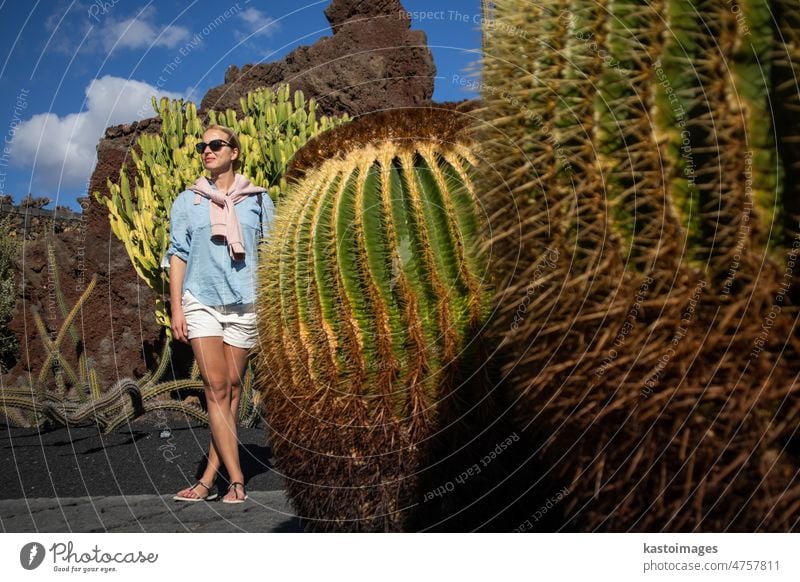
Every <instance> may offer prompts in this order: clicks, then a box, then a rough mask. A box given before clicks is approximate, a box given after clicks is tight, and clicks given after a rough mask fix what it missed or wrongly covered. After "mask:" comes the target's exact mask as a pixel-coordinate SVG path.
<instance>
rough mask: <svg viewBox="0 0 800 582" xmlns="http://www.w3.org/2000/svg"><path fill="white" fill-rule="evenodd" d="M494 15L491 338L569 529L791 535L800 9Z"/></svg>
mask: <svg viewBox="0 0 800 582" xmlns="http://www.w3.org/2000/svg"><path fill="white" fill-rule="evenodd" d="M485 11H486V19H485V20H486V23H487V25H486V28H485V33H484V57H483V79H482V83H483V86H482V97H483V102H484V108H483V109H482V112H481V117H482V121H483V124H482V126H481V128H480V132H481V136H482V137H481V143H482V144H483V146H484V148H483V153H484V155H485V159H486V160H487V164H486V166H484V167H483V168H482V171H481V176H482V178H483V179H482V180H481V181H480V182H479V184H478V186H477V188H478V192H479V197H480V200H481V201H482V202H483V203H484V204H485V206H486V207H487V214H488V215H489V216H492V217H493V220H492V223H491V228H492V232H493V233H494V235H493V238H492V240H491V241H490V244H491V249H492V251H491V252H492V256H493V257H495V258H496V260H495V261H493V263H492V273H493V274H495V275H496V276H497V281H498V282H497V289H498V291H497V296H496V303H497V306H498V308H497V313H498V317H496V318H494V319H493V320H492V325H491V334H492V335H493V337H494V338H495V339H496V341H498V342H500V343H501V344H502V345H503V347H504V350H506V352H507V353H508V354H509V357H508V358H507V359H506V360H504V361H505V362H506V363H505V364H504V369H503V376H504V377H506V378H507V379H508V388H509V390H510V391H511V392H512V394H513V396H512V399H514V400H515V401H516V402H517V406H516V410H515V412H516V416H517V418H518V419H519V421H520V422H522V423H524V424H525V425H526V426H529V427H530V428H529V430H528V431H526V433H527V434H528V435H529V436H531V437H533V438H535V439H537V441H538V444H539V445H541V447H542V448H541V449H537V451H538V452H542V451H543V452H542V454H541V463H542V464H541V466H540V467H539V469H538V472H539V474H544V475H548V476H549V478H550V479H552V480H554V481H555V483H554V489H559V488H560V487H566V488H567V489H568V490H569V492H570V493H569V495H567V496H566V498H565V499H564V500H563V501H561V502H560V504H559V507H558V511H559V512H561V514H562V518H563V519H562V522H561V525H560V527H562V528H564V529H569V530H576V529H577V530H608V531H626V530H641V531H652V530H668V531H701V530H702V531H762V530H773V531H787V530H791V529H793V528H796V527H797V508H798V507H800V483H798V481H797V468H798V463H799V459H798V446H797V445H798V440H797V437H796V428H797V418H798V417H799V416H800V400H798V389H800V387H799V386H798V383H797V375H798V369H800V365H799V364H798V362H800V343H799V342H798V337H797V332H796V326H795V322H796V320H797V314H798V310H797V306H796V303H793V298H794V299H795V300H796V298H797V297H798V296H800V295H798V294H797V293H796V291H793V286H794V285H795V284H796V283H797V274H798V272H800V263H798V262H797V258H798V247H800V239H798V235H797V233H798V228H797V226H798V224H797V216H796V215H794V214H793V212H796V211H797V209H798V206H797V202H796V197H797V187H798V186H797V184H798V181H797V180H789V179H787V178H788V177H791V176H795V177H796V176H797V171H798V154H797V145H796V144H797V138H798V133H799V130H798V126H797V119H798V112H800V107H798V104H800V99H798V96H799V95H800V92H799V91H798V85H797V81H796V79H797V72H798V64H797V63H798V60H797V58H798V45H797V38H798V36H797V35H798V18H799V17H800V8H799V7H798V5H797V3H796V2H794V3H792V2H788V1H785V0H777V1H767V0H752V1H743V2H738V1H730V0H656V1H654V2H647V3H643V2H639V1H633V0H607V1H605V0H604V1H596V0H553V1H549V2H544V3H531V2H527V1H522V0H497V1H495V2H487V3H485ZM790 119H791V120H793V124H789V123H787V122H788V120H790ZM531 286H533V288H534V289H535V291H536V293H535V300H534V301H528V302H527V303H526V304H525V309H524V310H518V309H515V306H518V305H520V298H521V297H522V296H523V294H524V293H525V290H526V289H528V288H530V287H531ZM531 478H532V479H534V478H536V476H535V475H534V476H532V477H531Z"/></svg>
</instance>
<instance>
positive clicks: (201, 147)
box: [194, 139, 231, 154]
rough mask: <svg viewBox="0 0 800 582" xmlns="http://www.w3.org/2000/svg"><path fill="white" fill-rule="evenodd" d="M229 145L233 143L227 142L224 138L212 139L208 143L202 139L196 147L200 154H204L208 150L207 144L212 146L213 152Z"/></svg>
mask: <svg viewBox="0 0 800 582" xmlns="http://www.w3.org/2000/svg"><path fill="white" fill-rule="evenodd" d="M229 145H231V144H229V143H228V142H226V141H225V140H223V139H212V140H211V141H210V142H208V143H206V142H204V141H201V142H200V143H199V144H197V145H196V146H194V148H195V149H196V150H197V153H198V154H202V153H203V152H204V151H206V146H208V147H209V148H211V151H212V152H218V151H219V150H221V149H222V148H223V147H224V146H229Z"/></svg>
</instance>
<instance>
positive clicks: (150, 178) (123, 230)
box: [94, 85, 348, 334]
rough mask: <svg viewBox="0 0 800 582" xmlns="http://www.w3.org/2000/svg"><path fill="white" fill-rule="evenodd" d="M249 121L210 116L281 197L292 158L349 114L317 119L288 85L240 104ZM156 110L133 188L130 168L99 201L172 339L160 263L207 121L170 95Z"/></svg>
mask: <svg viewBox="0 0 800 582" xmlns="http://www.w3.org/2000/svg"><path fill="white" fill-rule="evenodd" d="M241 106H242V112H243V116H242V118H241V119H240V118H238V116H237V115H236V112H235V111H233V110H228V111H225V112H217V111H210V112H208V125H212V124H220V125H225V126H228V127H230V128H231V129H233V130H234V131H235V132H236V133H237V135H238V137H239V141H240V143H241V144H242V152H241V156H240V159H241V161H242V165H241V167H240V169H239V170H238V171H239V172H240V173H242V174H244V175H246V176H247V177H248V178H250V179H251V180H252V181H253V183H255V184H259V185H264V186H265V187H268V188H269V193H270V196H272V198H273V199H274V200H276V201H277V200H278V198H279V196H280V193H281V192H283V191H285V190H286V181H285V179H284V178H283V173H284V172H285V171H286V167H287V166H288V163H289V160H291V158H292V156H294V154H295V152H297V150H298V149H300V148H301V147H302V146H303V145H304V144H305V143H306V142H307V141H308V140H309V139H311V138H313V137H314V136H316V135H319V134H320V133H322V132H324V131H326V130H328V129H330V128H332V127H336V126H337V125H340V124H342V123H345V122H347V121H348V117H347V116H346V115H345V116H342V117H338V118H329V117H327V116H323V117H321V118H317V114H316V103H315V101H314V100H313V99H312V100H309V101H308V102H306V100H305V98H304V97H303V94H302V93H301V92H300V91H296V92H295V93H294V96H292V95H291V93H290V90H289V85H282V86H281V87H279V88H278V89H277V90H275V91H272V90H270V89H259V90H257V91H254V92H252V93H249V94H248V95H247V96H246V97H243V98H242V99H241ZM153 108H154V109H155V111H156V113H157V114H158V117H159V119H160V121H161V130H160V132H159V133H158V134H141V135H140V136H139V137H138V138H137V139H136V146H137V147H134V148H132V149H131V158H132V160H133V166H134V168H135V177H134V185H133V187H131V183H130V180H129V178H128V170H127V166H123V168H122V169H121V170H120V179H119V183H118V184H115V183H113V182H112V181H111V180H109V181H108V195H106V194H105V193H101V192H95V193H94V196H95V198H96V199H97V201H98V202H100V203H101V204H102V205H104V206H105V207H106V208H108V211H109V220H110V221H111V230H112V232H113V233H114V234H115V235H116V236H117V238H118V239H119V240H120V241H122V243H123V244H124V245H125V249H126V251H127V253H128V256H129V257H130V259H131V262H132V263H133V266H134V268H135V269H136V272H137V273H138V275H139V276H140V277H141V278H142V280H143V281H144V282H145V283H146V284H147V285H148V287H150V288H151V289H153V290H154V291H156V293H157V295H156V320H157V321H158V322H159V323H160V324H161V325H163V326H164V327H165V328H166V330H167V333H168V334H170V333H171V331H170V318H169V310H168V309H167V307H166V305H165V303H164V299H163V297H162V291H163V290H164V289H168V288H169V281H168V275H167V273H166V272H165V271H164V270H163V269H162V268H161V258H162V257H163V256H164V253H165V252H166V249H167V246H168V243H169V214H170V210H171V208H172V202H173V200H175V198H176V197H177V196H178V194H180V193H181V192H182V191H184V190H185V189H186V188H188V187H189V186H190V185H191V184H193V183H194V181H195V180H196V179H197V177H198V176H200V175H201V174H202V173H203V171H204V168H203V164H202V161H201V160H200V156H198V155H196V153H195V151H194V147H195V145H196V144H197V143H198V142H199V141H200V140H202V137H203V127H204V124H203V123H201V121H200V119H199V118H198V116H197V110H196V107H195V105H194V103H191V102H187V103H184V102H183V101H181V100H176V101H170V100H168V99H166V98H163V99H161V101H160V102H158V103H157V102H156V100H155V97H154V98H153Z"/></svg>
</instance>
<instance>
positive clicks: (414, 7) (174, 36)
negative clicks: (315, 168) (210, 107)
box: [0, 0, 480, 209]
mask: <svg viewBox="0 0 800 582" xmlns="http://www.w3.org/2000/svg"><path fill="white" fill-rule="evenodd" d="M329 4H330V0H322V1H310V2H306V3H302V2H297V1H296V0H292V1H289V0H271V1H266V0H238V1H237V0H222V1H217V2H209V1H203V0H195V1H188V2H166V1H158V2H156V1H152V0H151V1H150V2H148V1H146V0H74V1H71V0H54V1H46V0H45V1H42V0H39V1H35V2H17V1H12V0H0V31H1V32H2V34H0V46H2V51H0V58H1V59H2V61H0V86H2V91H1V92H0V132H2V136H3V144H2V146H0V194H2V195H6V194H10V195H12V197H13V198H14V200H15V201H19V200H20V199H21V198H22V197H24V196H25V195H27V193H28V192H31V193H32V194H33V195H34V196H48V197H50V198H52V199H53V201H54V202H53V204H51V206H50V207H51V208H52V207H54V206H55V205H56V204H59V205H64V206H69V207H71V208H74V209H78V208H79V207H78V205H77V204H76V202H75V200H76V198H77V197H78V196H84V195H86V194H87V181H88V179H89V176H90V175H91V171H92V169H93V168H94V164H95V146H96V145H97V142H98V140H99V139H100V137H101V136H102V134H103V132H104V130H105V128H106V127H107V126H110V125H116V124H119V123H128V122H131V121H134V120H136V119H142V118H145V117H151V116H152V115H153V111H152V108H151V107H150V105H149V103H150V95H152V94H153V93H154V92H155V93H158V94H159V95H167V96H169V97H173V98H177V97H182V98H188V99H191V100H193V101H196V102H198V103H199V101H200V100H201V99H202V97H203V95H204V94H205V93H206V91H207V90H208V89H209V88H211V87H213V86H216V85H219V84H221V83H222V82H223V78H224V74H225V70H226V69H227V68H228V66H229V65H243V64H247V63H259V62H270V61H273V60H277V59H280V58H282V57H283V56H284V55H286V54H287V53H288V52H290V51H292V50H293V49H295V48H297V47H298V46H301V45H309V44H312V43H314V42H315V41H316V40H317V39H319V38H320V37H322V36H330V35H331V34H332V32H331V30H330V27H329V25H328V21H327V19H326V18H325V15H324V14H323V11H324V9H325V8H326V7H327V6H328V5H329ZM403 5H404V6H405V8H406V9H407V10H408V11H409V12H411V13H412V15H413V16H414V18H413V19H412V24H411V26H412V28H413V29H416V30H424V31H425V32H426V34H427V36H428V44H429V46H430V48H431V50H432V52H433V55H434V60H435V63H436V66H437V79H436V85H435V87H436V89H435V93H434V99H435V100H437V101H449V100H460V99H464V98H471V97H475V94H474V93H473V92H470V91H469V90H468V89H467V88H465V87H464V86H459V85H458V83H455V82H454V80H453V78H454V75H460V76H465V75H467V74H469V71H470V70H471V69H474V63H475V61H476V60H477V58H478V55H477V53H476V51H477V50H478V49H479V47H480V30H479V22H480V1H479V0H439V1H437V0H429V1H427V2H426V1H423V0H403ZM226 11H228V14H227V16H226ZM220 16H222V17H223V18H224V21H221V20H219V17H220ZM215 20H217V22H222V24H219V25H218V26H216V27H215V26H213V24H212V23H213V22H214V21H215ZM209 25H212V26H209Z"/></svg>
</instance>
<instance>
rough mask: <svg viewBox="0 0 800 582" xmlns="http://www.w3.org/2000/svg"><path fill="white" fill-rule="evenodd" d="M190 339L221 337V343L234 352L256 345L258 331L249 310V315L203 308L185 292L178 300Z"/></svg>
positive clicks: (230, 309)
mask: <svg viewBox="0 0 800 582" xmlns="http://www.w3.org/2000/svg"><path fill="white" fill-rule="evenodd" d="M181 305H183V315H184V317H185V318H186V327H188V328H189V339H190V340H191V339H194V338H198V337H222V341H223V342H225V343H226V344H228V345H231V346H234V347H236V348H244V349H250V348H252V347H253V346H254V345H256V341H257V340H258V330H257V328H256V314H255V312H254V311H252V306H250V307H248V308H247V309H248V311H244V310H243V309H242V308H240V307H228V308H225V309H220V310H218V309H214V308H212V307H208V306H207V305H203V304H202V303H200V302H199V301H198V300H197V298H196V297H195V296H194V295H192V294H191V293H189V291H185V292H184V293H183V297H182V299H181Z"/></svg>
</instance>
